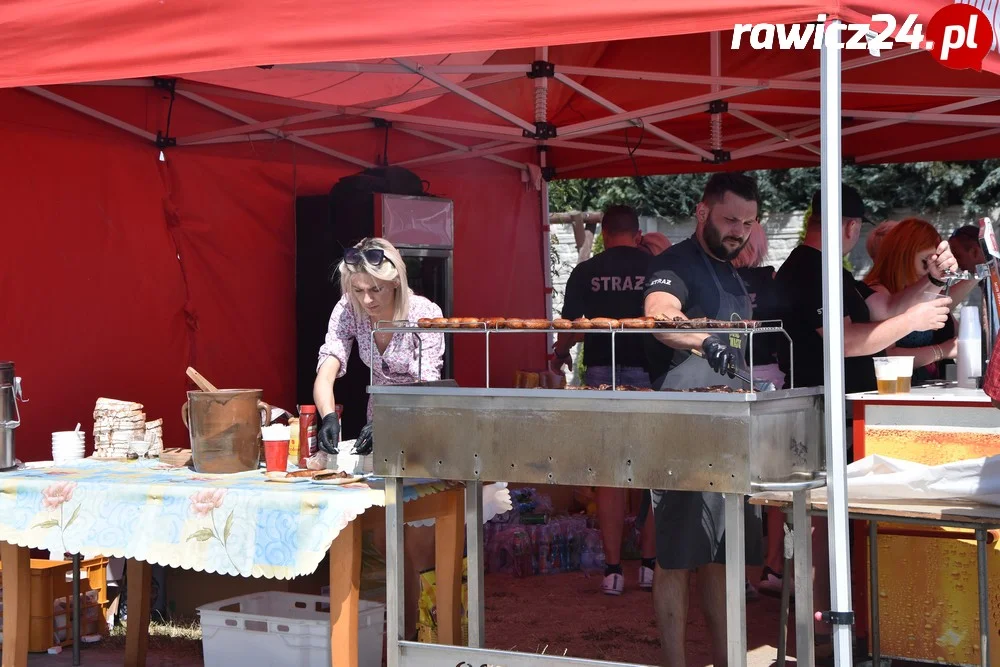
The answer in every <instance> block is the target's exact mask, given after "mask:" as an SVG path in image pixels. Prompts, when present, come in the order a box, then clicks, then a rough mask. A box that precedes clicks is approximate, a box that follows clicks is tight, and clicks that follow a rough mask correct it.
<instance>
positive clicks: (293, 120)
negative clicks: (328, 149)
mask: <svg viewBox="0 0 1000 667" xmlns="http://www.w3.org/2000/svg"><path fill="white" fill-rule="evenodd" d="M339 115H341V114H340V113H338V112H336V111H312V112H310V113H304V114H299V115H298V116H289V117H288V118H276V119H274V120H266V121H261V122H259V123H252V124H249V125H239V126H237V127H227V128H223V129H221V130H213V131H211V132H200V133H198V134H192V135H191V136H188V137H178V138H177V145H178V146H183V145H185V144H196V143H198V142H201V141H205V140H206V139H218V138H220V137H229V136H232V135H234V134H250V133H251V132H258V131H260V130H270V129H273V128H280V127H286V126H291V125H298V124H299V123H310V122H312V121H316V120H325V119H327V118H332V117H335V116H339ZM276 131H277V132H278V133H279V134H282V135H284V134H285V133H284V132H283V131H280V130H276Z"/></svg>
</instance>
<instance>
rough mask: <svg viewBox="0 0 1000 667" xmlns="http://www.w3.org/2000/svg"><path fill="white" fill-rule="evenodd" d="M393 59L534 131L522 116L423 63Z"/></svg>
mask: <svg viewBox="0 0 1000 667" xmlns="http://www.w3.org/2000/svg"><path fill="white" fill-rule="evenodd" d="M394 60H395V61H396V62H397V63H399V64H400V65H402V66H403V67H406V68H407V69H409V70H410V71H411V72H413V73H414V74H419V75H420V76H422V77H424V78H425V79H427V80H429V81H433V82H434V83H436V84H437V85H439V86H441V87H442V88H446V89H448V90H450V91H451V92H453V93H454V94H455V95H457V96H459V97H461V98H462V99H464V100H467V101H469V102H472V103H473V104H475V105H476V106H478V107H480V108H483V109H486V110H487V111H489V112H490V113H492V114H493V115H495V116H499V117H500V118H502V119H504V120H506V121H507V122H508V123H511V124H512V125H515V126H517V127H520V128H521V129H523V130H525V131H526V132H528V133H531V134H534V133H535V131H536V127H535V125H534V124H533V123H529V122H528V121H526V120H524V119H523V118H521V117H519V116H516V115H515V114H513V113H511V112H510V111H507V110H506V109H504V108H502V107H500V106H498V105H496V104H493V103H492V102H490V101H489V100H487V99H485V98H483V97H480V96H479V95H477V94H475V93H473V92H472V91H469V90H466V89H465V88H462V86H460V85H458V84H457V83H455V82H454V81H449V80H448V79H446V78H444V77H443V76H442V75H440V74H437V73H435V72H433V71H430V70H428V69H427V68H425V67H424V66H423V65H420V64H418V63H415V62H413V61H412V60H407V59H406V58H395V59H394Z"/></svg>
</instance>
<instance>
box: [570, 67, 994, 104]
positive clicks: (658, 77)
mask: <svg viewBox="0 0 1000 667" xmlns="http://www.w3.org/2000/svg"><path fill="white" fill-rule="evenodd" d="M858 60H861V58H858ZM883 60H884V59H883ZM866 64H869V63H866ZM811 72H813V70H806V71H804V72H795V73H794V74H789V75H786V76H781V77H778V78H776V79H754V78H751V77H740V76H712V75H708V74H679V73H670V72H644V71H632V70H620V69H606V68H602V67H573V66H563V67H560V68H559V73H560V74H563V75H574V76H593V77H601V76H605V77H610V78H614V79H633V80H639V81H656V82H662V83H688V84H692V85H706V86H708V85H710V86H713V87H715V86H764V87H766V88H769V89H773V90H797V91H804V92H817V91H819V82H818V81H808V80H803V79H809V78H811V76H804V77H802V75H803V74H810V73H811ZM556 77H557V78H558V77H559V74H556ZM800 77H801V78H800ZM841 87H842V88H843V92H845V93H858V94H870V95H881V94H887V93H892V94H896V95H918V96H935V97H949V96H951V97H979V96H982V95H996V94H997V91H996V89H992V88H954V87H949V86H898V85H891V84H890V85H877V84H862V83H845V84H842V86H841Z"/></svg>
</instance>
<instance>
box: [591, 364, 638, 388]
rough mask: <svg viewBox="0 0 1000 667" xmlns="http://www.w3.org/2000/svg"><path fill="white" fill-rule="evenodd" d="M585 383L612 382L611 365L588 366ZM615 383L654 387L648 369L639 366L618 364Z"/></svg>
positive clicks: (597, 384) (592, 385)
mask: <svg viewBox="0 0 1000 667" xmlns="http://www.w3.org/2000/svg"><path fill="white" fill-rule="evenodd" d="M583 383H584V384H586V385H587V386H588V387H597V386H599V385H602V384H611V366H588V367H587V372H586V373H584V375H583ZM615 384H616V385H623V384H627V385H631V386H633V387H639V388H641V389H649V388H651V387H652V385H651V384H650V383H649V374H648V373H647V372H646V369H644V368H640V367H638V366H618V367H617V368H616V369H615Z"/></svg>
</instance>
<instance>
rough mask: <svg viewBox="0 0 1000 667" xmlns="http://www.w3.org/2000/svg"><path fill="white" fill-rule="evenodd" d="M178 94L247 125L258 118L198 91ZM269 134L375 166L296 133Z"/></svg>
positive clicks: (359, 163)
mask: <svg viewBox="0 0 1000 667" xmlns="http://www.w3.org/2000/svg"><path fill="white" fill-rule="evenodd" d="M177 94H178V95H183V96H184V97H186V98H187V99H189V100H191V101H192V102H195V103H197V104H200V105H202V106H204V107H208V108H209V109H212V110H213V111H216V112H218V113H221V114H222V115H224V116H229V117H230V118H233V119H235V120H238V121H240V122H241V123H246V124H247V125H251V124H254V123H256V122H257V120H255V119H254V118H251V117H250V116H247V115H245V114H242V113H240V112H238V111H234V110H233V109H230V108H228V107H225V106H223V105H221V104H219V103H218V102H213V101H212V100H209V99H207V98H204V97H202V96H201V95H198V94H197V93H193V92H190V91H189V90H184V89H181V90H178V91H177ZM268 134H271V135H272V136H277V137H278V138H284V139H287V140H288V141H291V142H292V143H293V144H297V145H299V146H302V147H303V148H309V149H311V150H314V151H316V152H318V153H323V154H324V155H328V156H330V157H333V158H336V159H338V160H341V161H343V162H347V163H348V164H353V165H355V166H357V167H362V168H365V169H367V168H370V167H374V166H375V165H374V164H372V163H371V162H367V161H365V160H362V159H360V158H356V157H354V156H353V155H348V154H346V153H341V152H340V151H336V150H333V149H332V148H327V147H326V146H320V145H319V144H316V143H313V142H311V141H307V140H306V139H302V138H300V137H296V136H294V135H289V136H285V137H281V136H280V134H281V133H280V132H276V131H271V132H269V133H268Z"/></svg>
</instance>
